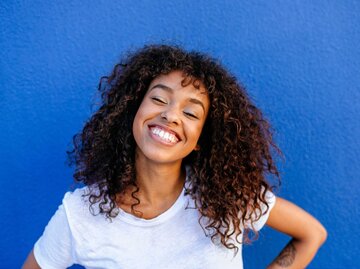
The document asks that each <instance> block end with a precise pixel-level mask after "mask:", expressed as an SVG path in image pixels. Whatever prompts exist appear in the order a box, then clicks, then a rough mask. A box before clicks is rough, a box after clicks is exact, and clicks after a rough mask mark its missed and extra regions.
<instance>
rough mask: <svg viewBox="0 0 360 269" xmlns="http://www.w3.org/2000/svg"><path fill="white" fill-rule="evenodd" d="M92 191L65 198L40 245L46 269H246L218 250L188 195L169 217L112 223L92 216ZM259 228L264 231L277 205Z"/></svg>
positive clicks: (39, 256)
mask: <svg viewBox="0 0 360 269" xmlns="http://www.w3.org/2000/svg"><path fill="white" fill-rule="evenodd" d="M86 191H87V187H84V188H81V189H76V190H75V191H74V192H72V193H71V192H68V193H66V194H65V197H64V199H63V202H62V205H60V206H59V209H58V210H57V211H56V213H55V215H54V216H53V217H52V218H51V220H50V222H49V223H48V225H47V226H46V228H45V231H44V233H43V235H42V236H41V237H40V238H39V240H38V241H37V242H36V243H35V246H34V255H35V258H36V261H37V262H38V264H39V265H40V267H41V268H43V269H61V268H67V267H69V266H71V265H72V264H80V265H83V266H85V267H86V268H91V269H95V268H96V269H100V268H106V269H112V268H116V269H146V268H149V269H150V268H151V269H154V268H156V269H162V268H172V269H177V268H179V269H180V268H193V269H196V268H206V269H217V268H227V269H232V268H234V269H235V268H236V269H242V268H243V261H242V254H241V252H242V251H241V250H242V247H241V244H240V245H239V244H237V246H238V247H239V252H238V253H237V255H236V256H235V257H234V251H233V250H229V249H226V248H225V247H224V246H223V245H221V244H214V243H213V242H212V241H211V238H210V237H207V236H205V233H204V231H203V229H202V228H201V226H200V225H199V223H198V220H199V216H200V215H199V212H198V210H196V209H193V208H194V201H193V200H192V199H191V197H190V196H189V195H184V190H183V191H182V193H181V194H180V196H179V197H178V199H177V200H176V202H175V203H174V204H173V205H172V206H171V208H169V209H168V210H167V211H165V212H164V213H162V214H161V215H159V216H157V217H156V218H153V219H150V220H145V219H141V218H137V217H135V216H133V215H131V214H128V213H126V212H125V211H123V210H121V209H119V210H120V213H119V215H117V216H116V217H115V218H114V219H113V220H112V221H109V220H107V219H106V218H105V217H104V215H96V216H94V215H92V214H91V213H90V211H89V202H88V200H87V198H83V197H82V195H83V194H84V193H85V192H86ZM266 196H267V201H268V202H269V206H270V208H269V210H268V211H267V212H266V214H264V215H263V216H261V217H260V219H259V220H258V221H256V222H255V224H254V229H256V230H260V229H261V227H262V226H263V225H264V224H265V222H266V220H267V218H268V216H269V212H270V210H271V209H272V207H273V205H274V204H275V196H274V195H273V194H272V193H271V192H268V193H267V194H266Z"/></svg>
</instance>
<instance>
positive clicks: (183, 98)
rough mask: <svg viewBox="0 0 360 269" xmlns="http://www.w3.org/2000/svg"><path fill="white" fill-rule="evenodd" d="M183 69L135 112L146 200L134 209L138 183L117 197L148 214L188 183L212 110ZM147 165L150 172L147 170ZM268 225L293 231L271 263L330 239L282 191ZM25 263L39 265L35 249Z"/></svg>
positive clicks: (286, 263) (295, 260)
mask: <svg viewBox="0 0 360 269" xmlns="http://www.w3.org/2000/svg"><path fill="white" fill-rule="evenodd" d="M183 78H184V77H183V74H182V73H181V72H180V71H174V72H171V73H170V74H168V75H161V76H159V77H157V78H155V79H154V81H152V83H151V84H150V86H149V89H148V92H147V93H146V95H145V97H144V99H143V101H142V103H141V105H140V107H139V109H138V112H137V114H136V116H135V118H134V123H133V134H134V138H135V141H136V144H137V149H136V162H135V166H136V172H137V184H138V186H139V188H140V191H139V192H138V193H137V197H138V198H139V199H140V200H141V203H140V204H139V205H137V206H136V212H134V211H132V210H131V205H132V204H133V202H134V200H133V198H132V197H131V192H132V191H133V189H128V190H126V191H125V192H124V193H122V194H119V196H118V197H117V203H118V206H119V207H121V208H122V209H123V210H125V211H126V212H128V213H130V214H134V215H136V216H138V217H139V216H140V217H142V218H145V219H151V218H154V217H156V216H158V215H160V214H161V213H163V212H165V211H166V210H167V209H168V208H170V207H171V205H172V204H173V203H174V202H175V200H176V199H177V197H178V196H179V194H180V193H181V190H182V188H183V184H184V180H185V173H184V171H182V170H181V163H182V160H183V158H184V157H186V156H187V155H188V154H190V153H191V151H193V150H198V145H197V141H198V139H199V137H200V134H201V131H202V128H203V126H204V123H205V119H206V116H207V114H208V110H209V106H210V100H209V97H208V95H207V93H206V90H205V88H204V87H203V86H201V87H200V89H195V88H194V87H193V85H192V84H189V85H187V86H185V87H183V86H182V85H181V82H182V80H183ZM154 126H155V127H158V128H160V129H162V130H164V131H168V132H170V133H172V134H175V133H176V136H177V139H176V142H174V141H173V142H169V141H165V140H164V139H161V138H159V137H158V136H157V135H154V134H153V132H151V128H152V127H154ZM145 171H146V172H145ZM267 225H268V226H270V227H272V228H273V229H275V230H277V231H279V232H282V233H285V234H287V235H289V236H291V237H292V240H291V241H290V242H289V244H287V245H286V246H285V247H284V249H283V250H282V251H281V253H280V254H279V255H278V256H277V257H276V258H275V259H274V261H273V262H272V263H271V264H270V265H269V266H268V267H267V268H268V269H276V268H279V269H281V268H282V269H283V268H288V269H292V268H294V269H295V268H299V269H300V268H305V267H306V266H307V265H308V264H309V263H310V261H311V260H312V259H313V257H314V256H315V254H316V252H317V250H318V249H319V247H320V246H321V245H322V243H323V242H324V241H325V239H326V236H327V235H326V230H325V229H324V227H323V226H322V225H321V224H320V223H319V222H318V221H317V220H316V219H315V218H314V217H312V216H311V215H310V214H308V213H307V212H305V211H304V210H302V209H301V208H299V207H298V206H296V205H294V204H292V203H290V202H289V201H286V200H284V199H282V198H279V197H277V200H276V203H275V205H274V207H273V209H272V210H271V212H270V216H269V218H268V221H267ZM22 268H23V269H38V268H40V267H39V265H38V264H37V262H36V260H35V257H34V254H33V251H31V252H30V254H29V256H28V258H27V260H26V261H25V263H24V265H23V267H22Z"/></svg>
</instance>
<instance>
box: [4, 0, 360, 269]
mask: <svg viewBox="0 0 360 269" xmlns="http://www.w3.org/2000/svg"><path fill="white" fill-rule="evenodd" d="M359 14H360V2H359V1H355V0H353V1H351V0H348V1H346V0H344V1H335V0H334V1H325V0H318V1H310V0H304V1H298V0H293V1H285V0H283V1H280V0H278V1H277V0H276V1H265V0H262V1H236V0H231V1H230V0H229V1H209V0H206V1H205V0H200V1H199V0H198V1H190V0H182V1H169V0H167V1H150V0H149V1H131V0H117V1H115V0H113V1H99V0H97V1H79V0H78V1H71V0H69V1H45V0H31V1H25V0H20V1H5V0H4V1H1V2H0V31H1V36H0V61H1V64H0V79H1V89H0V128H1V132H0V150H1V151H0V180H1V181H0V184H1V186H0V197H1V200H2V201H1V207H0V218H1V221H0V225H1V229H0V268H19V267H20V265H21V264H22V262H23V260H24V259H25V257H26V255H27V253H28V252H29V251H30V249H31V248H32V246H33V244H34V242H35V241H36V240H37V238H38V237H39V236H40V235H41V233H42V231H43V229H44V227H45V225H46V223H47V222H48V220H49V219H50V217H51V216H52V214H53V213H54V212H55V210H56V209H57V206H58V205H59V203H60V202H61V199H62V196H63V194H64V193H65V192H66V191H67V190H68V189H70V187H71V186H72V184H73V181H72V176H71V175H72V170H71V169H70V168H68V167H67V166H66V164H65V161H66V154H65V151H66V150H67V149H69V145H70V141H71V138H72V135H73V134H75V133H76V132H77V131H79V130H80V129H81V128H82V126H83V123H84V121H85V119H87V117H88V116H89V115H90V114H91V111H92V110H91V104H92V103H93V102H94V100H96V88H97V84H98V81H99V78H100V76H102V75H106V74H108V73H109V72H110V71H111V69H112V67H113V65H114V64H115V63H117V62H118V61H119V59H120V58H121V56H122V55H123V54H124V53H125V52H126V51H128V50H129V49H135V48H139V47H141V46H142V45H143V44H146V43H157V42H171V43H178V44H181V45H183V46H184V47H185V48H187V49H197V50H200V51H204V52H207V53H210V54H212V55H213V56H215V57H217V58H219V59H220V60H221V61H222V62H223V63H224V65H225V66H227V67H228V68H229V69H230V70H231V71H232V72H233V73H234V74H235V75H236V76H237V77H238V78H239V79H240V80H241V81H242V82H243V84H245V85H246V87H247V89H248V91H249V94H250V96H251V97H252V99H253V100H254V101H255V103H256V104H257V105H258V106H259V107H260V108H262V109H263V111H264V113H265V115H266V116H267V118H269V119H270V121H271V122H272V124H273V127H274V128H275V130H276V141H277V142H278V144H279V145H280V147H281V149H282V150H283V152H284V154H285V156H286V161H285V162H284V163H283V164H281V171H282V180H283V184H282V187H281V190H280V191H279V195H280V196H283V197H285V198H287V199H289V200H291V201H293V202H295V203H296V204H298V205H300V206H301V207H303V208H305V209H306V210H307V211H309V212H310V213H311V214H313V215H315V216H316V217H317V218H318V219H319V220H320V221H321V222H322V223H323V224H324V225H325V227H326V228H327V230H328V233H329V236H328V240H327V242H326V244H325V245H324V246H323V247H322V248H321V249H320V251H319V253H318V255H317V256H316V258H315V259H314V261H313V262H312V264H311V265H310V266H309V267H308V268H326V269H328V268H329V269H330V268H360V256H359V253H360V249H359V246H360V244H359V242H360V229H359V227H360V225H359V222H360V206H359V200H358V196H359V173H358V171H359V168H360V163H359V158H358V156H359V154H360V145H359V144H360V143H359V138H358V137H359V134H360V128H359V122H360V121H359V120H360V119H359V114H360V91H359V89H360V75H359V74H360V71H359V70H360V49H359V48H360V47H359V43H360V20H359V19H360V15H359ZM287 240H288V237H286V236H284V235H280V234H278V233H276V232H274V231H272V230H270V228H265V229H264V230H262V232H261V236H260V239H259V240H258V241H256V242H255V243H253V244H252V245H251V246H248V247H245V250H244V256H245V257H244V259H245V267H246V268H248V269H250V268H264V267H265V265H266V264H268V263H269V262H270V261H271V260H272V259H273V257H274V256H275V255H276V254H277V253H278V252H279V251H280V249H281V248H282V247H283V246H284V244H285V243H286V241H287Z"/></svg>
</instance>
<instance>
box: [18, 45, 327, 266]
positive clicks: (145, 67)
mask: <svg viewBox="0 0 360 269" xmlns="http://www.w3.org/2000/svg"><path fill="white" fill-rule="evenodd" d="M99 90H100V91H101V93H102V94H101V96H102V103H101V106H100V108H99V109H98V110H97V111H96V112H95V114H94V115H93V116H92V117H91V118H90V120H89V121H88V122H87V123H86V125H85V127H84V128H83V130H82V132H81V133H79V134H78V135H76V136H75V137H74V150H73V151H72V152H69V156H70V158H71V160H72V161H73V163H74V164H75V166H76V170H75V173H74V178H75V180H76V181H78V182H82V183H84V184H85V185H86V187H84V188H81V189H77V190H75V191H74V192H73V193H67V194H66V195H65V197H64V199H63V203H62V205H61V206H60V207H59V209H58V211H57V212H56V213H55V215H54V216H53V218H52V219H51V220H50V222H49V224H48V226H47V227H46V229H45V231H44V234H43V235H42V237H41V238H40V239H39V240H38V241H37V242H36V244H35V246H34V249H33V251H32V252H31V253H30V254H29V256H28V259H27V260H26V262H25V264H24V266H23V268H24V269H28V268H40V266H41V267H42V268H66V267H68V266H70V265H72V264H74V263H77V264H81V265H83V266H85V267H86V268H237V269H240V268H243V264H242V255H241V248H242V244H243V243H246V242H248V241H250V240H252V239H253V238H254V237H256V236H257V234H258V231H259V229H261V227H262V226H263V225H264V224H265V223H266V224H267V225H269V226H270V227H272V228H274V229H276V230H278V231H280V232H282V233H286V234H288V235H290V236H291V237H292V238H293V239H292V240H291V241H290V242H289V244H287V246H286V247H285V248H284V249H283V251H282V252H281V253H280V254H279V256H278V257H277V258H275V259H274V261H273V262H272V263H271V264H270V265H269V267H268V268H304V267H306V265H307V264H309V263H310V261H311V260H312V258H313V257H314V255H315V254H316V252H317V250H318V248H319V247H320V246H321V244H322V243H323V242H324V241H325V238H326V231H325V229H324V228H323V226H322V225H321V224H320V223H319V222H318V221H317V220H316V219H315V218H313V217H312V216H310V215H309V214H308V213H306V212H305V211H303V210H302V209H300V208H299V207H297V206H296V205H294V204H292V203H290V202H288V201H286V200H284V199H281V198H279V197H276V198H275V196H274V194H273V193H272V191H271V190H272V187H271V186H270V185H269V183H268V182H267V180H266V176H269V175H275V176H276V177H278V176H279V174H278V171H277V169H276V166H275V163H274V160H273V156H272V154H271V153H272V152H273V151H274V149H275V152H276V151H278V150H277V147H276V145H275V144H274V143H273V141H272V135H271V131H270V127H269V124H268V122H267V121H266V120H265V119H264V118H263V116H262V113H261V112H260V110H259V109H257V108H256V107H255V106H254V105H253V104H252V103H251V101H250V100H249V98H248V96H247V94H246V92H245V89H244V88H243V87H242V86H240V85H239V84H238V82H237V81H236V79H235V78H234V77H233V76H231V75H230V74H229V73H228V72H227V71H226V70H225V69H224V68H223V67H222V66H221V65H220V64H219V63H217V62H216V61H215V60H213V59H212V58H210V57H209V56H206V55H203V54H201V53H197V52H186V51H184V50H182V49H181V48H178V47H175V46H166V45H154V46H146V47H144V48H143V49H141V50H139V51H138V52H136V53H134V54H132V55H130V56H129V57H128V58H127V59H125V61H124V62H123V63H122V64H119V65H117V66H115V68H114V71H113V73H112V74H111V75H110V76H109V77H104V78H102V80H101V83H100V85H99Z"/></svg>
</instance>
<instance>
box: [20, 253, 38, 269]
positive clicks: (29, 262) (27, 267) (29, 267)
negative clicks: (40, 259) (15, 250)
mask: <svg viewBox="0 0 360 269" xmlns="http://www.w3.org/2000/svg"><path fill="white" fill-rule="evenodd" d="M21 269H41V268H40V266H39V264H38V263H37V262H36V260H35V256H34V251H33V250H32V251H31V252H30V253H29V256H28V257H27V259H26V261H25V263H24V264H23V266H22V267H21Z"/></svg>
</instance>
